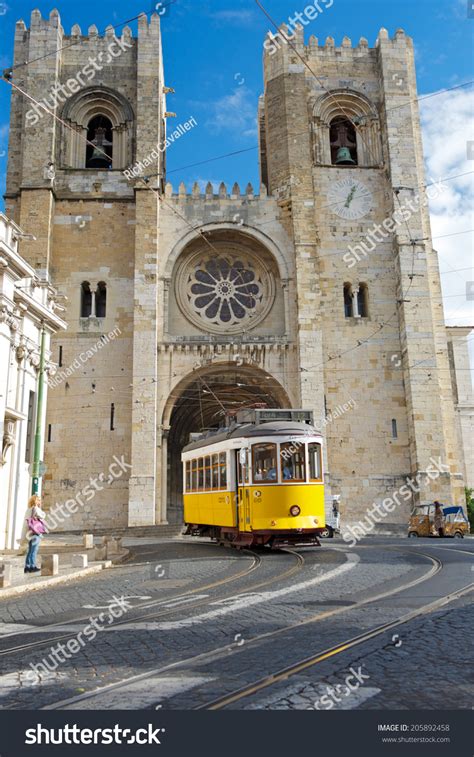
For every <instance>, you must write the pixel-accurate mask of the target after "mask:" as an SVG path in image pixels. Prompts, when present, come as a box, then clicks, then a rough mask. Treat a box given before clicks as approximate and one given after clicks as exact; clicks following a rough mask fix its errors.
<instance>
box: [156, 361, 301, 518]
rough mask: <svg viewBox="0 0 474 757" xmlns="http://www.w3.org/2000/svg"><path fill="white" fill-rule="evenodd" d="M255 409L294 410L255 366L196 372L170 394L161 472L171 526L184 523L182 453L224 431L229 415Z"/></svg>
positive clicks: (281, 391) (280, 390)
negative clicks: (198, 438) (196, 440)
mask: <svg viewBox="0 0 474 757" xmlns="http://www.w3.org/2000/svg"><path fill="white" fill-rule="evenodd" d="M257 404H259V405H261V406H263V407H269V408H285V407H291V406H292V404H291V401H290V399H289V397H288V394H287V392H286V391H285V389H283V387H282V386H281V384H280V383H279V382H278V381H277V380H276V379H275V378H273V376H270V374H268V373H266V372H265V371H264V370H262V369H261V368H257V367H254V366H245V365H242V366H237V367H236V366H235V364H234V365H230V364H220V365H216V366H213V367H212V368H207V369H205V370H203V371H202V372H200V371H194V372H193V373H192V374H191V375H189V376H188V377H186V378H185V379H184V380H183V381H181V382H180V384H178V386H177V387H176V388H175V389H174V390H173V391H172V393H171V394H170V397H169V399H168V402H167V404H166V407H165V411H164V414H163V426H164V427H165V428H168V427H169V433H168V439H167V445H166V450H164V451H163V455H164V456H165V455H166V466H165V465H163V469H162V470H163V475H164V476H166V482H164V481H162V486H163V488H162V491H163V496H164V495H165V492H166V500H167V520H168V522H169V523H180V522H181V521H182V518H183V497H182V494H183V485H182V467H181V451H182V449H183V447H185V446H186V444H188V443H189V440H190V435H191V434H192V433H201V432H203V431H204V432H205V431H212V430H217V429H218V428H222V427H223V426H224V425H225V422H226V416H227V414H228V413H232V412H233V411H237V410H240V409H243V408H246V407H254V406H255V405H257ZM164 462H165V461H164V459H163V463H164Z"/></svg>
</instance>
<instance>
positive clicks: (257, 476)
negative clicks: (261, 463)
mask: <svg viewBox="0 0 474 757" xmlns="http://www.w3.org/2000/svg"><path fill="white" fill-rule="evenodd" d="M253 479H254V481H263V470H262V469H261V468H259V469H258V470H257V471H256V473H255V476H254V477H253Z"/></svg>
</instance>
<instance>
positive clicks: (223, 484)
mask: <svg viewBox="0 0 474 757" xmlns="http://www.w3.org/2000/svg"><path fill="white" fill-rule="evenodd" d="M219 471H220V472H219V489H227V455H226V453H225V452H221V453H220V454H219Z"/></svg>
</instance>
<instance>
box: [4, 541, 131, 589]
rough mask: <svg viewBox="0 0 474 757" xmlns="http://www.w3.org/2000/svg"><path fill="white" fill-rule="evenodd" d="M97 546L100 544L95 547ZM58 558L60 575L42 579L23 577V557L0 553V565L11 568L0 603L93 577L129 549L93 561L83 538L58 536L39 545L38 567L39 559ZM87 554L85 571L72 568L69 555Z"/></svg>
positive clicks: (37, 575) (36, 576) (26, 575)
mask: <svg viewBox="0 0 474 757" xmlns="http://www.w3.org/2000/svg"><path fill="white" fill-rule="evenodd" d="M97 546H99V544H97ZM54 553H55V554H58V555H59V573H58V575H57V576H42V575H41V573H24V567H25V555H24V554H18V553H16V554H13V553H6V552H0V563H3V564H9V565H11V566H12V580H11V585H10V586H8V587H7V588H4V589H1V588H0V601H1V600H2V599H10V598H12V597H16V596H19V595H21V594H25V593H26V592H29V591H33V590H34V589H38V588H46V587H49V586H52V585H55V584H64V583H69V582H70V581H74V580H75V579H77V578H82V577H84V576H89V575H93V574H94V573H99V572H100V571H102V570H104V569H106V568H111V567H112V565H113V564H114V563H119V562H122V560H124V558H125V557H126V556H127V555H128V553H129V551H128V549H125V550H123V551H122V552H120V553H118V554H115V555H113V557H110V558H109V559H106V560H94V559H93V558H94V549H92V550H90V549H86V548H85V547H84V545H83V541H82V537H81V536H75V537H71V536H68V537H61V536H58V535H54V536H50V537H48V536H45V538H44V539H43V543H42V544H41V547H40V551H39V555H38V564H39V566H41V556H42V555H51V554H54ZM74 554H87V555H88V558H89V563H88V567H87V568H75V567H72V565H71V559H72V555H74Z"/></svg>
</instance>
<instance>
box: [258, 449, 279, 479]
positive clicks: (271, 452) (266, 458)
mask: <svg viewBox="0 0 474 757" xmlns="http://www.w3.org/2000/svg"><path fill="white" fill-rule="evenodd" d="M252 463H253V480H254V481H263V482H264V483H271V482H275V481H278V468H277V447H276V444H270V443H266V444H263V443H262V444H254V445H253V446H252Z"/></svg>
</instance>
